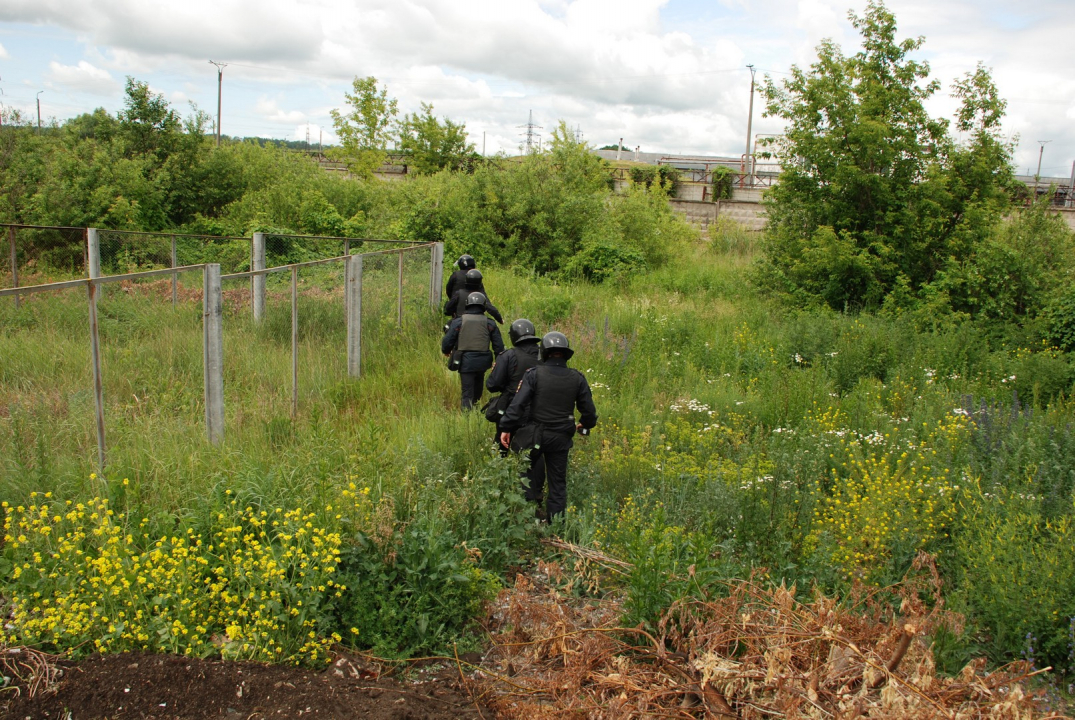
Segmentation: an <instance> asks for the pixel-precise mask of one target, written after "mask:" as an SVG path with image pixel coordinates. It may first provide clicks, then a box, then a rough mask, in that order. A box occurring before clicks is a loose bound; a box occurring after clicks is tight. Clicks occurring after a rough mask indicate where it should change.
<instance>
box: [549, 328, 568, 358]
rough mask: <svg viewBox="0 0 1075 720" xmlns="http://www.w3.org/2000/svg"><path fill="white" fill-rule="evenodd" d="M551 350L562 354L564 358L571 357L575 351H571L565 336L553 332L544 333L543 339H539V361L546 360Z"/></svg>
mask: <svg viewBox="0 0 1075 720" xmlns="http://www.w3.org/2000/svg"><path fill="white" fill-rule="evenodd" d="M553 350H559V351H561V352H563V354H564V357H571V356H572V355H574V354H575V351H574V350H572V349H571V343H569V342H568V341H567V336H566V335H564V334H563V333H562V332H556V331H555V330H554V331H553V332H548V333H545V337H543V338H541V359H542V360H548V359H549V353H550V352H551V351H553Z"/></svg>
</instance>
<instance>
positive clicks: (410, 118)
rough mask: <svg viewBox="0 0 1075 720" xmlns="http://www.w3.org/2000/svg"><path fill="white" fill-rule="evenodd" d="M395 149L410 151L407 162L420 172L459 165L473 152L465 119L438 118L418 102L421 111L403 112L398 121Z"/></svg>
mask: <svg viewBox="0 0 1075 720" xmlns="http://www.w3.org/2000/svg"><path fill="white" fill-rule="evenodd" d="M397 130H398V133H399V149H400V150H402V151H403V152H405V153H408V154H409V155H410V160H409V162H410V163H412V164H413V166H414V169H415V170H417V171H418V172H420V173H426V174H428V173H435V172H438V171H440V170H444V169H448V170H459V169H462V168H463V167H464V166H465V164H466V162H467V160H468V159H472V158H473V156H474V145H473V144H472V143H469V142H467V126H466V123H454V122H452V121H451V120H450V119H448V118H444V121H443V122H441V121H440V120H438V119H437V117H436V116H435V115H434V114H433V106H432V105H430V104H429V103H422V111H421V112H416V113H412V114H409V115H405V116H404V117H403V120H402V121H401V122H400V123H399V125H398V128H397Z"/></svg>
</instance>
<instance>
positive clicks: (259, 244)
mask: <svg viewBox="0 0 1075 720" xmlns="http://www.w3.org/2000/svg"><path fill="white" fill-rule="evenodd" d="M250 269H251V270H264V269H265V233H260V232H256V233H254V244H253V248H252V252H251V256H250ZM250 292H251V304H252V305H253V306H254V319H255V320H257V321H258V322H260V321H261V319H262V318H264V317H265V276H264V275H254V276H253V277H251V278H250Z"/></svg>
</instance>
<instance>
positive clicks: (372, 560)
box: [337, 524, 499, 657]
mask: <svg viewBox="0 0 1075 720" xmlns="http://www.w3.org/2000/svg"><path fill="white" fill-rule="evenodd" d="M340 578H341V580H340V582H341V583H343V584H344V585H345V586H346V587H347V591H346V593H345V594H344V597H343V598H342V599H341V600H340V601H339V603H338V604H337V613H338V622H339V627H340V628H341V629H343V628H346V629H347V632H348V633H350V634H351V635H353V641H354V642H356V643H358V644H360V645H361V646H363V647H370V648H372V649H373V650H374V651H375V652H376V653H378V654H380V655H384V656H387V657H406V656H409V655H415V654H422V653H434V652H444V651H445V650H446V649H447V648H448V647H450V646H451V645H452V643H453V642H454V641H455V640H457V639H458V638H459V637H460V635H461V634H462V633H463V632H464V631H465V630H466V629H467V627H468V626H469V625H470V624H471V622H472V621H473V619H474V618H475V617H477V615H478V614H479V612H480V611H481V608H482V605H483V603H484V602H485V601H486V600H489V599H491V598H492V597H493V595H495V594H496V591H497V590H498V589H499V583H498V581H497V579H496V576H495V575H492V574H491V573H488V572H486V571H484V570H481V569H480V568H478V566H477V564H476V562H475V560H474V559H473V558H472V557H471V556H469V555H468V554H467V552H466V549H465V548H462V547H460V546H459V544H458V542H457V538H456V537H455V536H454V535H452V534H450V533H448V532H446V531H445V530H443V529H436V528H435V527H421V526H420V525H418V524H412V525H410V526H407V527H402V528H398V529H396V530H394V531H393V532H392V534H391V535H390V536H389V537H385V538H379V539H377V540H374V539H373V538H371V537H370V536H367V535H360V536H359V537H358V540H357V542H356V543H355V544H354V545H353V546H351V547H349V548H345V549H344V551H343V553H342V557H341V566H340ZM351 628H354V630H355V631H357V633H355V632H354V631H351V630H350V629H351ZM341 634H342V633H341Z"/></svg>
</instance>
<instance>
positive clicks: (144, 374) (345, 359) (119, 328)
mask: <svg viewBox="0 0 1075 720" xmlns="http://www.w3.org/2000/svg"><path fill="white" fill-rule="evenodd" d="M184 237H186V238H189V237H191V236H175V239H174V240H173V238H172V236H170V235H164V236H157V235H151V234H144V236H142V237H140V236H139V234H136V233H126V232H123V233H120V232H114V231H109V232H100V231H99V232H97V233H87V238H86V245H85V247H86V248H87V251H86V252H87V257H86V258H85V259H83V260H82V266H83V268H84V270H82V271H78V268H77V267H76V268H75V270H76V272H75V273H74V274H85V275H89V276H90V277H88V278H87V277H81V278H79V279H74V280H62V281H59V282H53V283H47V284H37V285H34V286H29V287H27V286H26V285H25V284H21V285H22V287H18V288H7V289H3V288H0V328H2V327H8V328H12V329H22V330H25V329H26V328H30V329H31V330H32V332H33V333H34V334H37V333H38V332H39V330H41V329H45V330H47V331H48V332H51V333H53V336H54V337H53V339H52V340H49V336H48V334H46V335H44V336H43V337H44V339H43V340H42V341H41V342H35V343H33V345H34V349H33V350H32V351H29V352H24V351H23V350H20V351H19V352H14V348H15V347H17V345H12V348H9V349H10V350H12V352H11V353H10V354H11V355H12V356H13V359H12V361H11V362H10V363H7V362H6V361H5V373H4V376H5V378H6V379H5V380H4V381H3V382H0V405H2V404H3V400H4V399H5V398H4V395H5V393H7V392H8V391H10V392H11V393H14V395H12V397H11V398H7V399H9V400H12V401H13V402H16V403H17V402H22V401H24V400H26V399H27V397H26V393H25V392H22V391H19V390H17V388H21V387H34V388H39V389H40V390H41V395H42V398H47V397H51V398H55V397H56V396H58V395H60V396H66V397H72V398H74V397H77V398H82V400H87V399H88V400H89V403H90V404H89V406H88V407H89V408H91V409H90V410H89V411H88V412H82V411H81V410H80V411H79V412H78V413H74V414H70V415H68V416H66V417H67V418H68V419H69V421H70V422H72V423H74V424H75V425H77V428H73V431H72V432H71V433H70V434H65V437H66V438H67V439H63V442H74V443H75V446H74V447H77V448H83V447H85V446H86V445H92V444H93V440H92V438H93V436H94V435H96V440H97V442H96V444H97V446H98V450H99V453H100V460H99V464H100V466H101V467H102V468H103V467H104V464H105V457H106V455H105V448H106V443H105V418H106V417H114V416H116V415H121V416H123V417H125V418H126V417H128V416H130V417H131V418H134V417H138V416H140V414H142V413H145V412H146V411H145V407H144V406H145V405H146V403H147V401H148V402H151V403H152V404H153V405H154V406H155V407H156V408H158V409H162V410H164V409H170V412H173V413H179V414H180V415H182V414H185V413H188V412H189V413H192V417H191V418H190V420H189V421H186V420H184V423H185V425H186V426H188V427H189V425H190V423H192V422H195V417H194V415H196V414H198V415H200V414H201V412H204V415H205V422H206V430H207V433H208V435H209V437H210V439H211V440H213V441H214V442H216V441H218V440H219V439H220V438H221V437H223V434H224V427H225V425H227V427H228V432H229V433H232V432H235V433H239V434H241V433H242V432H243V431H244V427H245V425H246V424H247V423H249V422H251V421H252V420H256V422H257V423H258V424H259V425H264V424H265V422H266V421H270V425H271V421H272V420H273V419H274V418H281V417H283V416H290V417H292V418H293V417H294V416H295V415H296V414H297V413H298V412H299V411H300V409H301V407H302V403H303V402H304V401H305V399H306V398H310V397H312V396H314V395H323V394H324V393H329V392H334V391H336V390H338V389H339V388H341V384H342V383H343V381H344V379H345V378H347V377H348V376H351V377H357V376H358V375H359V374H360V372H361V369H362V350H363V345H366V346H367V347H368V346H371V345H373V346H376V345H377V343H378V339H379V338H381V337H383V333H386V332H399V331H400V330H401V329H402V328H404V327H410V326H417V325H418V324H419V323H420V322H427V323H428V322H429V320H430V318H431V316H432V315H434V314H435V313H436V306H437V304H438V302H439V300H440V285H441V282H442V274H443V270H442V264H443V246H441V245H439V244H424V245H415V244H411V243H399V242H390V241H368V240H367V241H355V240H346V239H342V238H320V239H319V240H324V241H326V242H325V244H324V245H323V246H319V247H317V248H316V250H315V252H317V253H318V254H322V253H323V254H330V253H333V252H336V248H340V249H343V250H348V251H350V254H348V255H334V256H332V257H329V258H326V259H317V260H308V261H305V262H301V263H291V264H288V265H285V266H277V267H265V268H263V269H256V270H250V269H248V268H249V267H250V266H251V265H257V264H264V263H263V261H262V260H261V259H259V258H258V257H257V247H256V246H258V245H260V247H261V248H262V252H265V255H266V256H267V257H266V258H265V259H266V260H268V259H269V258H272V257H274V256H272V255H269V254H268V252H266V251H267V250H268V248H267V247H266V246H267V245H269V243H266V242H264V237H263V238H259V239H257V240H255V241H251V240H246V239H242V238H239V239H237V240H241V241H243V242H244V243H246V244H247V247H246V252H247V253H249V255H248V258H247V260H246V261H245V263H240V262H238V261H236V262H235V263H234V264H233V265H232V267H233V268H236V272H231V273H227V272H222V271H223V269H224V267H223V263H210V264H202V263H198V264H195V265H194V266H186V267H185V266H180V267H176V268H172V267H170V266H171V265H172V264H173V263H175V262H177V261H178V260H179V258H181V257H182V255H181V254H180V251H179V249H178V248H177V244H178V243H180V241H181V240H183V239H184ZM275 237H278V238H289V239H293V238H290V236H275ZM230 240H236V239H230ZM208 245H212V243H203V247H204V246H208ZM192 247H194V246H193V245H192ZM105 248H107V250H106V249H105ZM252 248H253V249H252ZM370 248H379V249H377V250H370ZM95 250H96V252H95ZM136 250H137V252H136ZM162 258H167V261H166V262H162ZM243 264H245V265H246V267H245V268H244V267H243ZM154 265H164V267H152V266H154ZM13 267H15V268H19V267H20V265H19V262H18V261H16V262H15V263H14V265H13ZM131 267H135V268H141V269H138V270H135V271H134V272H125V273H116V272H112V271H114V270H116V269H120V268H131ZM146 268H152V269H146ZM68 272H70V271H68ZM214 278H215V280H214ZM254 280H260V282H258V283H254V282H253V281H254ZM259 295H260V297H259ZM57 297H58V298H59V299H56V298H57ZM169 297H170V298H171V301H172V304H173V308H174V309H175V312H174V313H173V312H172V311H171V310H164V309H163V308H161V305H165V303H164V302H161V300H165V299H167V298H169ZM9 298H14V299H21V302H22V306H21V307H19V306H18V305H15V304H14V303H12V302H11V301H10V299H9ZM147 300H148V301H149V302H147ZM98 305H100V307H101V313H100V316H98ZM87 307H88V312H87ZM162 313H168V314H167V317H164V316H162ZM192 323H193V324H194V325H191V324H192ZM198 324H202V325H203V333H204V338H199V337H198V336H199V335H202V334H203V333H198V332H197V329H196V327H195V326H196V325H198ZM68 325H69V326H70V327H67V326H68ZM87 328H88V330H87ZM57 332H58V333H59V334H58V335H57V334H56V333H57ZM195 333H197V334H195ZM4 335H5V334H4V333H0V341H3V340H4V339H5V338H4ZM83 337H85V338H86V339H85V340H83V339H82V338H83ZM10 339H11V341H12V343H18V339H17V334H12V335H11V338H10ZM199 339H200V340H201V342H199ZM84 342H85V344H83V343H84ZM195 344H199V345H202V348H201V351H200V352H199V351H198V350H197V348H196V347H195ZM87 345H88V346H89V347H90V348H91V353H90V357H89V358H87V357H86V355H84V354H82V353H83V352H84V350H82V348H85V347H87ZM61 346H62V347H61ZM53 351H55V353H56V357H55V358H53V357H52V356H51V355H50V353H51V352H53ZM195 353H197V354H200V355H201V357H200V358H199V357H197V355H196V354H195ZM36 356H40V357H36ZM132 356H133V357H132ZM24 360H25V362H24ZM87 360H88V362H87ZM113 363H115V364H113ZM162 363H165V364H168V363H171V364H172V365H173V367H161V366H160V365H161V364H162ZM62 364H68V365H70V366H71V367H70V368H69V369H68V370H69V371H64V370H63V368H61V367H60V365H62ZM121 365H122V366H123V368H124V370H122V371H119V370H117V368H118V367H120V366H121ZM23 366H25V367H23ZM20 367H21V368H22V370H20ZM87 367H88V368H90V369H91V370H92V372H87ZM110 367H111V368H112V369H113V372H110ZM24 371H25V372H24ZM57 373H59V374H57ZM197 375H201V376H202V377H201V378H198V377H197ZM199 379H201V380H203V381H204V386H205V387H204V393H200V392H198V391H197V384H198V382H197V381H198V380H199ZM50 383H54V385H53V386H52V387H50V386H49V384H50ZM60 387H62V388H64V389H63V390H60V389H59V388H60ZM87 388H88V390H87ZM226 388H230V390H226ZM16 396H18V399H17V400H16V399H15V397H16ZM149 398H152V400H151V401H150V400H148V399H149ZM106 399H107V403H108V404H107V410H106V406H105V402H106ZM229 400H230V401H233V403H234V404H229V403H228V402H227V401H229ZM132 403H133V405H132ZM83 405H86V403H82V404H80V405H79V408H82V407H83ZM226 405H228V412H227V414H226V415H225V412H224V408H225V406H226ZM225 417H226V418H227V419H226V421H225ZM128 434H129V433H124V436H126V435H128Z"/></svg>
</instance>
